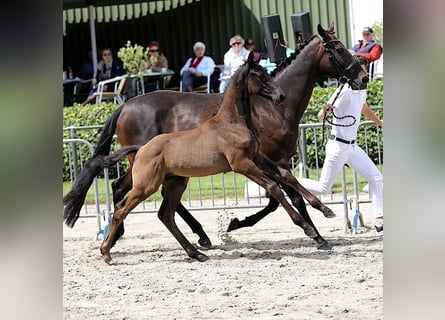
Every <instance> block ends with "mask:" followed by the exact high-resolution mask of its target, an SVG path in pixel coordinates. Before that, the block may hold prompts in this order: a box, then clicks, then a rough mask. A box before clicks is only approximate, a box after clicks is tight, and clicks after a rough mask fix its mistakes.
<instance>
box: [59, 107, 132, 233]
mask: <svg viewBox="0 0 445 320" xmlns="http://www.w3.org/2000/svg"><path fill="white" fill-rule="evenodd" d="M123 108H124V105H121V106H119V107H118V108H117V109H116V110H115V111H114V112H113V114H112V115H111V117H110V118H109V119H108V120H107V122H106V123H105V125H104V127H103V130H102V133H101V135H100V137H99V140H98V142H97V144H96V148H95V149H94V154H93V156H92V157H91V158H90V159H89V160H88V161H87V162H86V163H85V165H84V167H83V169H82V170H81V171H80V172H79V175H78V176H77V178H76V181H75V182H74V185H73V187H72V189H71V191H70V192H68V194H67V195H66V196H65V197H64V198H63V204H64V205H65V208H64V211H63V218H64V220H65V223H66V225H67V226H69V227H71V228H72V227H73V226H74V224H75V223H76V221H77V219H78V218H79V215H80V210H81V209H82V206H83V202H84V200H85V197H86V195H87V192H88V189H89V188H90V186H91V184H92V183H93V181H94V178H95V177H96V176H97V175H98V174H99V173H100V172H101V170H102V169H103V168H104V167H103V164H102V158H103V157H104V156H107V155H108V154H110V150H111V143H112V142H113V136H114V132H115V131H116V125H117V119H118V118H119V116H120V114H121V112H122V109H123Z"/></svg>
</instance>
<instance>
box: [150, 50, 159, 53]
mask: <svg viewBox="0 0 445 320" xmlns="http://www.w3.org/2000/svg"><path fill="white" fill-rule="evenodd" d="M150 52H159V49H150Z"/></svg>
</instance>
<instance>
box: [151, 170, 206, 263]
mask: <svg viewBox="0 0 445 320" xmlns="http://www.w3.org/2000/svg"><path fill="white" fill-rule="evenodd" d="M187 180H188V178H184V177H178V176H174V177H169V178H168V179H167V180H166V181H165V182H164V187H165V194H164V200H163V201H162V204H161V207H160V208H159V212H158V217H159V219H160V220H161V221H162V222H163V223H164V225H165V226H166V227H167V229H168V230H169V231H170V232H171V233H172V235H173V236H174V237H175V238H176V240H178V242H179V244H180V245H181V246H182V247H183V248H184V250H185V251H186V252H187V254H188V256H189V257H190V258H193V259H196V260H198V261H201V262H204V261H206V260H208V259H209V257H207V256H206V255H205V254H203V253H201V252H199V251H198V250H196V248H195V247H194V246H193V245H192V244H191V243H190V242H189V241H188V240H187V238H186V237H185V236H184V234H183V233H182V232H181V231H180V230H179V228H178V226H177V225H176V222H175V210H176V207H177V205H178V203H179V202H180V200H181V196H182V194H183V193H184V190H185V188H186V187H187Z"/></svg>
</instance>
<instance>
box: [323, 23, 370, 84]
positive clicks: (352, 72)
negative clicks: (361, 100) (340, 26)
mask: <svg viewBox="0 0 445 320" xmlns="http://www.w3.org/2000/svg"><path fill="white" fill-rule="evenodd" d="M318 34H319V35H320V38H321V40H322V43H323V46H324V49H325V56H324V57H323V58H322V59H321V61H320V69H321V70H323V71H324V72H325V73H326V74H331V75H332V76H334V77H336V78H337V79H338V80H339V81H340V82H342V83H344V82H348V83H349V85H350V86H351V87H352V88H353V89H360V88H362V87H364V86H366V84H367V83H368V80H369V78H368V73H367V72H366V69H363V67H362V65H361V63H360V61H359V60H358V59H354V58H353V56H352V54H351V53H350V52H349V50H348V49H347V48H346V47H345V46H344V45H343V43H341V41H340V40H339V39H337V37H336V36H335V32H334V23H332V24H331V26H330V27H329V29H328V30H325V29H323V27H322V26H321V25H320V24H319V25H318Z"/></svg>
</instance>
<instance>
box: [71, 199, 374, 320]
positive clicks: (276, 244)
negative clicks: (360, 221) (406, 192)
mask: <svg viewBox="0 0 445 320" xmlns="http://www.w3.org/2000/svg"><path fill="white" fill-rule="evenodd" d="M330 207H331V208H332V209H333V210H334V211H335V212H336V213H337V217H336V218H333V219H327V218H324V217H323V216H322V214H321V213H319V212H318V211H315V210H313V209H312V208H308V209H309V213H310V214H311V217H312V219H313V221H314V223H315V224H316V226H317V228H318V230H319V232H320V233H321V234H322V235H323V236H324V238H325V239H327V240H328V241H329V242H330V244H331V245H332V246H333V249H332V250H330V251H320V250H318V249H317V248H316V244H315V242H314V241H313V240H311V239H309V238H307V237H306V236H305V235H304V233H303V231H302V230H301V229H300V228H299V227H297V226H295V225H293V224H292V222H291V220H290V218H289V217H288V215H287V213H286V212H285V211H284V209H282V208H281V207H280V208H279V209H278V210H277V211H276V212H274V213H272V214H270V215H269V216H268V217H266V218H265V219H263V220H262V221H261V222H259V223H258V224H257V225H256V226H254V227H252V228H244V229H239V230H236V231H233V232H231V233H229V234H227V233H225V232H224V230H225V228H226V227H227V225H228V222H229V220H230V218H231V217H233V216H236V217H238V218H242V217H244V216H247V215H250V214H252V213H254V212H255V210H244V209H243V210H241V209H235V210H219V211H194V212H193V215H194V216H195V217H196V218H197V219H198V220H199V221H200V222H201V223H202V225H203V227H204V229H205V230H206V232H207V234H208V236H209V237H210V239H211V240H212V242H213V245H214V248H212V249H211V250H206V251H203V252H204V253H205V254H207V255H208V256H209V257H210V260H208V261H206V262H204V263H200V262H197V261H195V260H191V259H190V258H188V256H187V255H186V253H185V251H184V250H183V249H182V248H181V247H180V245H179V243H177V242H176V240H175V239H174V238H173V236H172V235H171V234H170V233H169V231H168V230H167V229H166V228H165V227H164V225H163V224H162V223H161V222H160V221H159V220H158V219H157V216H156V214H149V213H146V214H130V215H129V216H128V217H127V219H126V234H125V236H124V238H123V239H121V240H120V241H119V242H118V243H117V245H116V246H115V247H114V248H113V249H112V251H111V254H112V257H113V262H114V265H113V266H108V265H106V264H105V263H104V262H103V261H102V259H101V256H100V252H99V245H100V241H93V235H94V233H95V231H96V228H97V222H96V220H95V219H92V218H83V219H80V220H79V221H78V222H77V224H76V226H75V227H74V228H73V229H69V228H67V227H66V226H64V227H63V228H64V230H63V240H64V245H63V248H64V250H63V268H64V270H63V304H64V314H63V318H64V319H82V320H85V319H360V320H364V319H373V320H375V319H382V318H383V236H382V235H377V234H376V232H375V230H374V229H372V228H367V227H365V228H360V229H359V232H358V233H357V235H355V236H354V237H352V236H350V235H343V231H342V225H343V218H342V216H343V209H342V206H340V205H330ZM361 212H362V214H363V216H364V222H365V224H366V225H367V226H370V227H371V226H373V216H372V211H371V206H370V205H369V204H362V205H361ZM351 218H352V214H351ZM176 220H177V223H178V226H179V228H180V229H181V230H182V231H183V232H184V234H185V236H186V237H187V238H188V239H189V240H190V241H191V242H192V243H194V244H196V243H197V240H198V239H197V236H196V235H194V234H192V233H191V231H190V229H189V228H188V227H187V226H186V225H185V224H184V223H183V221H182V220H181V218H177V219H176Z"/></svg>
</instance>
